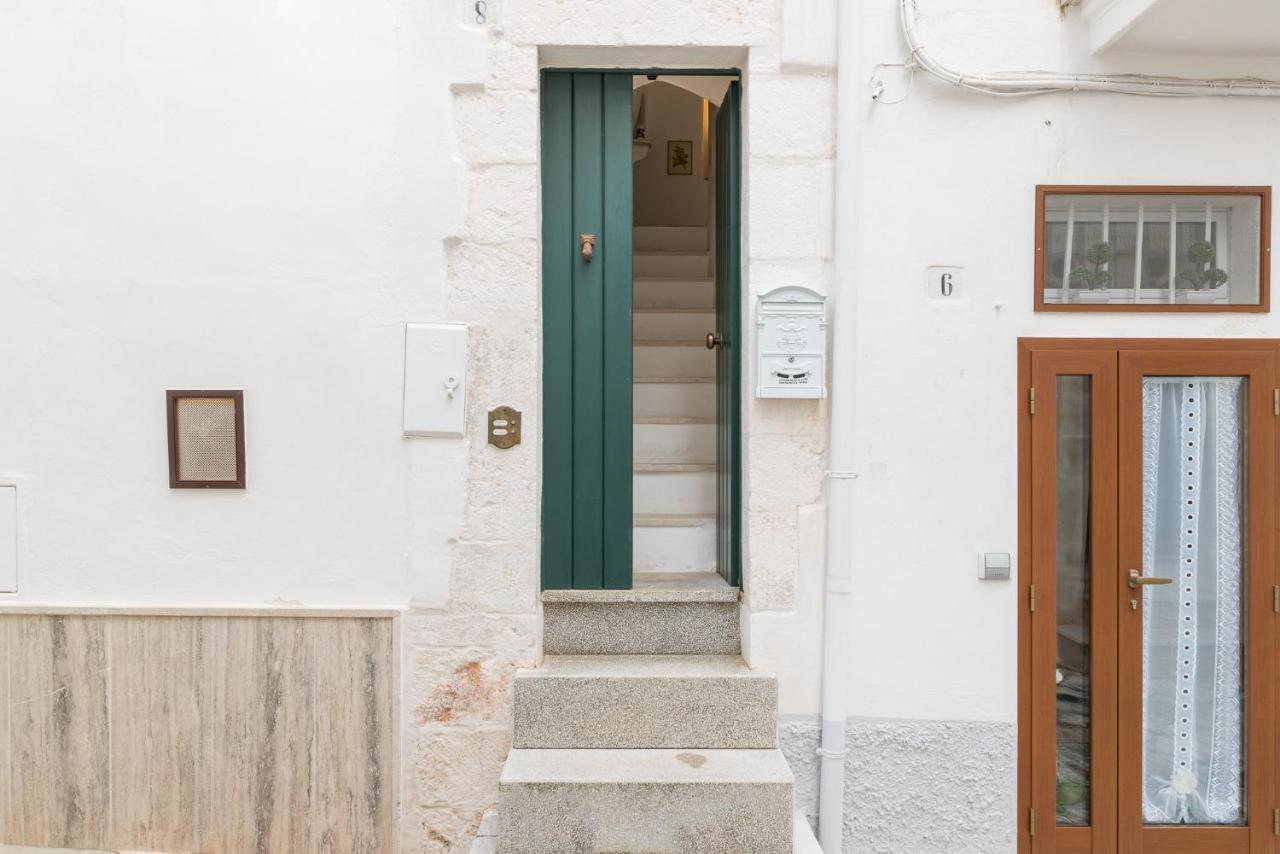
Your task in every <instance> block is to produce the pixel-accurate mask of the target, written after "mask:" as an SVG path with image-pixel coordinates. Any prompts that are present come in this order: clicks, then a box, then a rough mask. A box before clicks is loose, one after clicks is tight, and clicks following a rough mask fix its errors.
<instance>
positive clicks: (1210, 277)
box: [1178, 240, 1227, 303]
mask: <svg viewBox="0 0 1280 854" xmlns="http://www.w3.org/2000/svg"><path fill="white" fill-rule="evenodd" d="M1187 260H1189V261H1190V262H1191V266H1190V267H1186V268H1184V269H1183V270H1182V272H1181V273H1179V274H1178V281H1179V282H1185V283H1186V284H1187V285H1188V288H1189V289H1188V290H1184V291H1183V292H1182V298H1183V299H1184V300H1185V301H1186V302H1197V303H1210V302H1217V301H1218V300H1219V299H1220V298H1221V296H1220V291H1219V288H1221V287H1222V286H1223V285H1225V284H1226V283H1227V271H1226V270H1223V269H1221V268H1219V267H1218V266H1217V261H1218V250H1217V248H1215V247H1214V245H1213V244H1212V243H1210V242H1209V241H1207V240H1197V241H1195V242H1194V243H1192V244H1191V245H1190V246H1188V247H1187Z"/></svg>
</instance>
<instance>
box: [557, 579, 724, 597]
mask: <svg viewBox="0 0 1280 854" xmlns="http://www.w3.org/2000/svg"><path fill="white" fill-rule="evenodd" d="M741 596H742V591H740V590H739V589H738V588H737V587H733V586H731V585H730V584H729V583H728V582H726V581H725V580H724V579H723V578H721V577H720V576H719V575H718V574H716V573H714V572H637V573H636V574H635V577H634V578H633V580H632V587H631V589H630V590H544V591H543V592H542V601H543V602H737V601H738V600H739V599H740V598H741Z"/></svg>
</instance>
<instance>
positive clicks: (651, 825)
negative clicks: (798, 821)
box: [498, 748, 794, 854]
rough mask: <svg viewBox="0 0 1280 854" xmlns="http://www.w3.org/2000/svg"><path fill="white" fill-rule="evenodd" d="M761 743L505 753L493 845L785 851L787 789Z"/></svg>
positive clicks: (787, 776) (559, 850) (735, 853)
mask: <svg viewBox="0 0 1280 854" xmlns="http://www.w3.org/2000/svg"><path fill="white" fill-rule="evenodd" d="M793 785H794V782H793V778H792V776H791V771H790V769H789V768H788V767H787V763H786V760H785V759H784V758H783V757H782V754H781V753H780V752H779V751H778V750H777V749H776V748H774V749H770V750H521V749H517V750H512V751H511V752H510V753H509V754H508V755H507V763H506V765H505V766H504V767H503V769H502V777H501V780H500V782H499V786H498V789H499V804H500V806H499V811H500V812H501V814H502V836H501V844H500V845H499V851H512V852H515V851H520V852H556V854H567V852H584V854H585V852H606V851H609V852H622V851H627V852H660V851H661V852H708V854H711V853H712V852H714V854H743V852H753V854H775V852H777V853H778V854H781V852H790V851H791V836H792V828H791V822H792V805H791V800H792V788H793Z"/></svg>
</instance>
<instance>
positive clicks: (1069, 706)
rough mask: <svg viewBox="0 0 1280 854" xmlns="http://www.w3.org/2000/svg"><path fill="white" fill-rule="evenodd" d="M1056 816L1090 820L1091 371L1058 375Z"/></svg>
mask: <svg viewBox="0 0 1280 854" xmlns="http://www.w3.org/2000/svg"><path fill="white" fill-rule="evenodd" d="M1055 391H1056V397H1057V399H1056V404H1057V405H1056V411H1057V418H1056V421H1057V423H1056V424H1055V427H1056V433H1057V448H1056V455H1057V511H1058V512H1057V518H1056V520H1055V522H1056V528H1057V531H1056V533H1057V537H1056V541H1055V546H1056V551H1057V554H1056V570H1057V571H1056V573H1055V593H1056V599H1057V622H1056V625H1057V638H1056V640H1057V669H1056V672H1055V674H1054V678H1055V680H1056V682H1057V719H1056V735H1057V763H1056V764H1057V775H1058V778H1057V779H1058V783H1057V818H1058V824H1059V825H1060V826H1071V827H1076V826H1086V825H1088V824H1089V800H1090V799H1089V766H1090V762H1089V758H1090V757H1089V751H1090V738H1089V719H1090V695H1091V691H1090V675H1091V674H1090V667H1089V664H1090V632H1089V620H1090V593H1091V591H1090V584H1089V581H1090V578H1089V577H1090V574H1091V566H1092V561H1091V560H1090V557H1091V555H1090V542H1091V538H1090V525H1089V523H1090V512H1089V510H1090V506H1091V503H1090V502H1091V495H1090V492H1091V488H1092V484H1091V481H1090V473H1091V472H1090V469H1091V465H1090V463H1091V460H1092V455H1091V450H1090V447H1091V441H1090V439H1091V426H1092V425H1091V418H1092V407H1091V405H1090V403H1091V398H1092V377H1089V376H1087V375H1085V376H1067V375H1061V376H1058V377H1057V388H1056V390H1055Z"/></svg>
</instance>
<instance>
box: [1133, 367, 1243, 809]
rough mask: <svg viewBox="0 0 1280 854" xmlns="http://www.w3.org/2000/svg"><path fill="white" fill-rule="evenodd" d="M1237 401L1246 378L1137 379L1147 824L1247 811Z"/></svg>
mask: <svg viewBox="0 0 1280 854" xmlns="http://www.w3.org/2000/svg"><path fill="white" fill-rule="evenodd" d="M1246 399H1247V380H1246V379H1245V378H1243V377H1203V376H1185V377H1154V376H1148V377H1145V378H1143V381H1142V552H1143V555H1142V556H1143V561H1142V567H1143V569H1142V576H1144V577H1143V578H1142V579H1141V580H1140V581H1138V583H1139V584H1140V586H1141V596H1142V718H1143V720H1142V727H1143V736H1142V818H1143V822H1144V823H1145V824H1147V825H1178V824H1181V825H1187V824H1196V825H1240V824H1244V823H1245V821H1246V815H1245V807H1246V796H1245V756H1246V750H1247V749H1246V739H1245V719H1246V715H1245V709H1246V703H1245V672H1246V670H1245V668H1246V661H1245V650H1246V646H1247V644H1246V627H1245V602H1246V599H1247V597H1246V595H1245V591H1246V589H1247V588H1246V584H1245V575H1246V565H1245V563H1246V561H1245V554H1246V550H1245V548H1244V543H1245V519H1246V518H1247V508H1246V506H1245V505H1246V492H1247V491H1246V488H1245V473H1246V471H1247V468H1248V461H1247V459H1246V436H1245V427H1246V424H1247V418H1246ZM1134 595H1138V594H1136V593H1135V594H1134Z"/></svg>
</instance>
